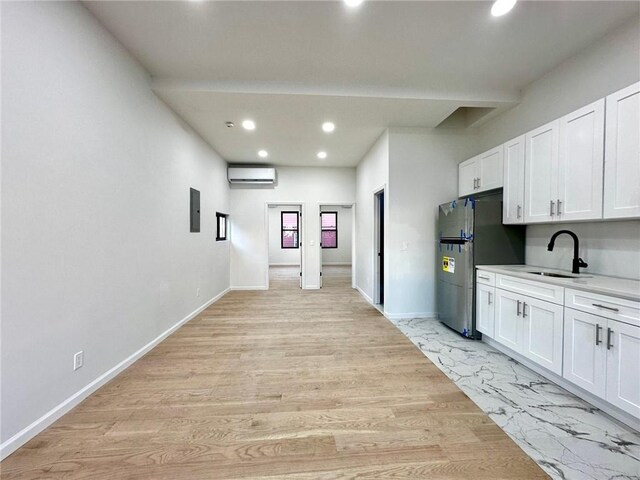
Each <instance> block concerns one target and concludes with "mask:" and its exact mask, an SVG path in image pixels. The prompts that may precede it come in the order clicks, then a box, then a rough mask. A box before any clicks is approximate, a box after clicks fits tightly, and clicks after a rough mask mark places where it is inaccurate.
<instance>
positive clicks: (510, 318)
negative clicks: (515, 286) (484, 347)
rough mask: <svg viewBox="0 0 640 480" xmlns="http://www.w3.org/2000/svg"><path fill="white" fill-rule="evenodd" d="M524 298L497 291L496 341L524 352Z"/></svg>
mask: <svg viewBox="0 0 640 480" xmlns="http://www.w3.org/2000/svg"><path fill="white" fill-rule="evenodd" d="M521 315H522V296H520V295H517V294H515V293H511V292H507V291H505V290H500V289H498V288H497V289H496V305H495V330H494V337H493V338H494V339H495V340H496V341H498V342H500V343H501V344H503V345H505V346H506V347H509V348H511V349H512V350H515V351H516V352H520V351H521V350H522V316H521Z"/></svg>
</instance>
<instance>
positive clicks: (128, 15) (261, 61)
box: [85, 1, 640, 166]
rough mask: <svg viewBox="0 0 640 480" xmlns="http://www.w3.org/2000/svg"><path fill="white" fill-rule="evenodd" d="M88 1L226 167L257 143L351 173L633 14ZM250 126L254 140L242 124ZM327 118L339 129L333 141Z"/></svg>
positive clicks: (515, 93) (559, 8)
mask: <svg viewBox="0 0 640 480" xmlns="http://www.w3.org/2000/svg"><path fill="white" fill-rule="evenodd" d="M85 5H86V6H87V8H88V9H89V10H90V11H91V12H92V13H93V14H94V15H95V16H96V17H97V18H98V19H99V21H100V22H101V23H102V24H104V25H105V26H106V27H107V29H109V31H111V32H112V33H113V34H114V35H115V36H116V37H117V38H118V39H119V40H120V41H121V42H122V43H123V44H124V45H125V47H126V48H127V49H128V50H129V51H130V52H131V53H132V54H133V55H134V56H135V57H136V58H137V59H138V60H139V61H140V62H141V63H142V65H143V66H144V67H145V68H146V69H147V70H148V71H149V72H150V74H151V75H152V77H153V88H154V91H155V92H156V93H157V94H158V95H159V96H160V97H161V98H163V99H164V100H165V101H166V102H167V103H168V104H169V105H170V106H171V107H172V108H173V109H174V110H175V111H176V112H177V113H178V114H179V115H180V116H182V117H183V118H184V119H185V120H186V121H187V122H188V123H189V124H190V125H191V126H192V127H193V128H194V129H195V130H196V131H198V132H199V133H200V134H201V135H202V136H203V138H205V139H206V140H207V141H208V142H209V143H210V144H211V145H212V146H213V147H214V148H215V149H216V150H217V151H218V152H219V153H220V154H221V155H222V156H223V157H224V158H225V159H227V160H228V161H231V162H251V163H255V162H257V161H259V158H258V157H257V150H258V149H261V148H264V149H266V150H268V151H269V153H270V157H269V159H268V160H269V162H271V163H273V164H276V165H320V164H322V165H340V166H354V165H356V164H357V163H358V161H359V160H360V159H361V158H362V156H363V155H364V154H365V153H366V151H367V150H368V148H369V147H370V146H371V144H372V143H373V141H374V140H375V139H376V138H377V136H378V135H380V133H381V132H382V131H383V130H384V129H385V128H386V127H389V126H398V127H399V126H407V127H434V126H436V125H438V124H439V123H440V122H441V121H442V120H443V119H444V118H446V117H447V116H448V115H449V114H450V113H451V112H453V111H454V110H455V109H456V108H457V107H459V106H495V107H497V109H496V111H500V110H501V109H504V108H506V107H508V106H510V105H513V104H514V102H517V101H518V99H519V91H520V90H521V89H522V88H524V87H525V86H526V85H528V84H529V83H531V82H532V81H534V80H536V79H537V78H539V77H541V76H542V75H544V74H545V73H546V72H548V71H549V70H551V69H552V68H553V67H555V66H556V65H557V64H559V63H560V62H562V61H563V60H565V59H566V58H568V57H570V56H571V55H573V54H575V53H577V52H578V51H580V50H581V49H583V48H585V47H586V46H588V45H589V44H590V43H592V42H594V41H595V40H597V39H598V38H600V37H602V36H603V35H605V34H606V33H607V32H608V31H610V30H612V29H614V28H615V27H617V26H618V25H620V24H621V23H623V22H624V21H625V20H628V19H630V18H631V17H632V16H634V15H638V13H639V11H640V10H639V9H640V6H639V5H640V4H639V3H638V2H610V1H606V2H597V1H592V2H576V1H568V2H550V1H546V2H533V1H527V2H523V1H520V2H519V3H518V4H517V5H516V7H515V8H514V10H513V11H512V12H511V13H510V14H508V15H506V16H505V17H501V18H494V17H491V15H490V14H489V10H490V7H491V2H485V1H475V2H399V1H387V2H381V1H376V2H374V1H368V2H365V3H364V4H363V5H362V6H360V7H359V8H357V9H350V8H348V7H346V6H345V5H344V4H343V3H342V2H336V1H300V2H296V1H285V2H268V1H267V2H265V1H258V2H251V1H235V2H206V1H200V2H194V1H182V2H147V1H132V2H113V1H93V2H87V3H85ZM244 118H251V119H253V120H255V121H256V124H257V129H256V130H255V131H254V132H246V131H244V130H243V129H242V128H241V127H239V123H240V122H241V120H243V119H244ZM227 120H231V121H234V122H235V123H236V127H235V128H233V129H228V128H226V127H225V126H224V122H225V121H227ZM325 120H332V121H334V122H335V123H336V131H335V132H334V133H333V134H331V135H327V134H325V133H323V132H322V130H321V129H320V125H321V123H322V122H323V121H325ZM321 149H322V150H326V151H327V152H328V154H329V157H328V158H327V159H326V160H324V161H322V162H321V161H319V160H318V159H317V158H316V156H315V154H316V152H317V151H318V150H321Z"/></svg>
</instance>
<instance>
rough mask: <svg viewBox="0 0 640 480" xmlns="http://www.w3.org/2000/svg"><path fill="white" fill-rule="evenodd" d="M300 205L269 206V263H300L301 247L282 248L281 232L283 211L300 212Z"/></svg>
mask: <svg viewBox="0 0 640 480" xmlns="http://www.w3.org/2000/svg"><path fill="white" fill-rule="evenodd" d="M299 211H300V207H296V206H292V205H289V206H284V207H278V206H276V207H274V208H269V265H300V249H299V248H282V240H281V237H280V232H281V229H282V221H281V220H282V219H281V214H282V212H299Z"/></svg>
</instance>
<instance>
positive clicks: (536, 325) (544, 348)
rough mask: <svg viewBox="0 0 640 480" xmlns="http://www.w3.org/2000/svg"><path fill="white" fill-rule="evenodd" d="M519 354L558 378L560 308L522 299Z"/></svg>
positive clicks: (560, 347) (560, 358) (551, 304)
mask: <svg viewBox="0 0 640 480" xmlns="http://www.w3.org/2000/svg"><path fill="white" fill-rule="evenodd" d="M523 299H524V303H523V305H522V317H523V318H524V322H523V329H524V342H523V346H522V347H523V353H524V355H525V356H526V357H527V358H528V359H529V360H532V361H534V362H535V363H537V364H538V365H540V366H542V367H544V368H546V369H547V370H551V371H552V372H553V373H557V374H558V375H562V339H563V334H564V323H563V321H562V319H563V312H562V310H563V307H562V305H557V304H555V303H551V302H545V301H543V300H537V299H535V298H530V297H523Z"/></svg>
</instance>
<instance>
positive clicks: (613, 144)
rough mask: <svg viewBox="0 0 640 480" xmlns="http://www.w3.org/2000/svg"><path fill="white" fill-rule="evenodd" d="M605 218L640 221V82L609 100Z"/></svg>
mask: <svg viewBox="0 0 640 480" xmlns="http://www.w3.org/2000/svg"><path fill="white" fill-rule="evenodd" d="M606 107H607V123H606V125H607V128H606V142H605V149H606V150H605V168H604V218H638V217H640V82H639V83H636V84H634V85H631V86H629V87H627V88H623V89H622V90H620V91H618V92H616V93H614V94H612V95H609V96H608V97H607V104H606Z"/></svg>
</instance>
